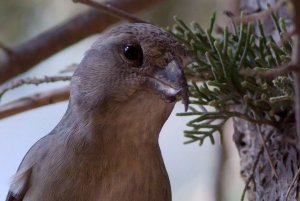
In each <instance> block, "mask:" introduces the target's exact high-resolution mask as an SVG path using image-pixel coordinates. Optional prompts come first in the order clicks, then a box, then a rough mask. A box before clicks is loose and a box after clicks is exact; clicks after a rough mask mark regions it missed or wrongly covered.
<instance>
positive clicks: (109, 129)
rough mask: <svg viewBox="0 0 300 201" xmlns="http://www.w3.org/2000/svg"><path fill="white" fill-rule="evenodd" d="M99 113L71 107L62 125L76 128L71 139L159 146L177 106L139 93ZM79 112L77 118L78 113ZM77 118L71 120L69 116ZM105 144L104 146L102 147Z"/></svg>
mask: <svg viewBox="0 0 300 201" xmlns="http://www.w3.org/2000/svg"><path fill="white" fill-rule="evenodd" d="M103 105H104V107H103V108H102V109H101V110H100V111H99V112H98V111H97V110H95V111H89V112H85V111H80V109H78V108H76V107H69V109H68V111H67V113H66V115H65V117H64V119H63V120H62V122H66V123H67V124H68V125H70V126H71V127H75V128H74V129H70V131H71V132H72V133H67V134H66V136H68V137H69V138H70V139H69V140H78V141H90V142H94V143H100V144H102V145H103V144H115V143H116V144H117V145H118V144H120V143H126V144H127V143H129V144H131V145H134V144H158V136H159V132H160V130H161V128H162V127H163V125H164V123H165V121H166V120H167V118H168V117H169V115H170V113H171V111H172V109H173V107H174V103H165V102H163V101H162V100H161V99H160V98H159V97H158V96H153V95H151V96H149V95H147V94H146V93H145V94H144V93H137V94H135V95H134V97H132V98H131V99H130V100H128V101H123V102H110V103H104V104H103ZM74 113H76V115H75V114H74ZM70 116H72V117H75V118H72V119H70V118H69V117H70ZM102 145H101V146H102Z"/></svg>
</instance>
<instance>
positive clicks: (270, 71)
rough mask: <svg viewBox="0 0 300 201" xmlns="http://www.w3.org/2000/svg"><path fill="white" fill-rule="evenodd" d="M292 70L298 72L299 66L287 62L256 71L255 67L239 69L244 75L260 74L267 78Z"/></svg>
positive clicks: (291, 71)
mask: <svg viewBox="0 0 300 201" xmlns="http://www.w3.org/2000/svg"><path fill="white" fill-rule="evenodd" d="M293 72H300V68H298V66H296V65H295V64H292V63H290V64H288V65H286V66H279V67H277V68H272V69H268V70H264V71H258V70H255V69H243V70H241V71H240V73H241V74H242V75H245V76H255V75H258V76H262V77H267V78H270V79H271V78H272V79H274V78H276V77H278V76H280V75H283V74H287V73H293Z"/></svg>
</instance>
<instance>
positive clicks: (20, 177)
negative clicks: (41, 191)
mask: <svg viewBox="0 0 300 201" xmlns="http://www.w3.org/2000/svg"><path fill="white" fill-rule="evenodd" d="M31 172H32V167H30V168H25V169H23V170H20V171H18V173H17V174H16V175H15V176H14V177H13V180H12V183H11V187H10V190H9V192H8V195H7V197H6V201H22V200H23V198H24V196H25V194H26V192H27V190H28V188H29V181H30V176H31Z"/></svg>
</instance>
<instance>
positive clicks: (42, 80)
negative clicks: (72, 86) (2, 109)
mask: <svg viewBox="0 0 300 201" xmlns="http://www.w3.org/2000/svg"><path fill="white" fill-rule="evenodd" d="M69 80H71V76H45V77H44V78H24V79H19V80H14V81H12V82H9V83H8V84H6V85H4V86H1V87H0V99H1V97H2V96H3V94H4V93H5V92H7V91H9V90H12V89H15V88H17V87H20V86H22V85H26V84H34V85H39V84H42V83H50V82H58V81H69Z"/></svg>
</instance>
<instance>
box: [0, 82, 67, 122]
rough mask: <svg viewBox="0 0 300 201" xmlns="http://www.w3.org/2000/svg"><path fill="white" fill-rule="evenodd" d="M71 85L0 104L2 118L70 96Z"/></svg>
mask: <svg viewBox="0 0 300 201" xmlns="http://www.w3.org/2000/svg"><path fill="white" fill-rule="evenodd" d="M69 93H70V92H69V86H68V87H63V88H60V89H55V90H51V91H46V92H41V93H36V94H33V95H31V96H28V97H24V98H21V99H18V100H15V101H12V102H9V103H7V104H4V105H2V106H0V119H3V118H6V117H9V116H12V115H14V114H18V113H21V112H25V111H27V110H31V109H34V108H37V107H41V106H45V105H49V104H53V103H57V102H61V101H65V100H68V98H69Z"/></svg>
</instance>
